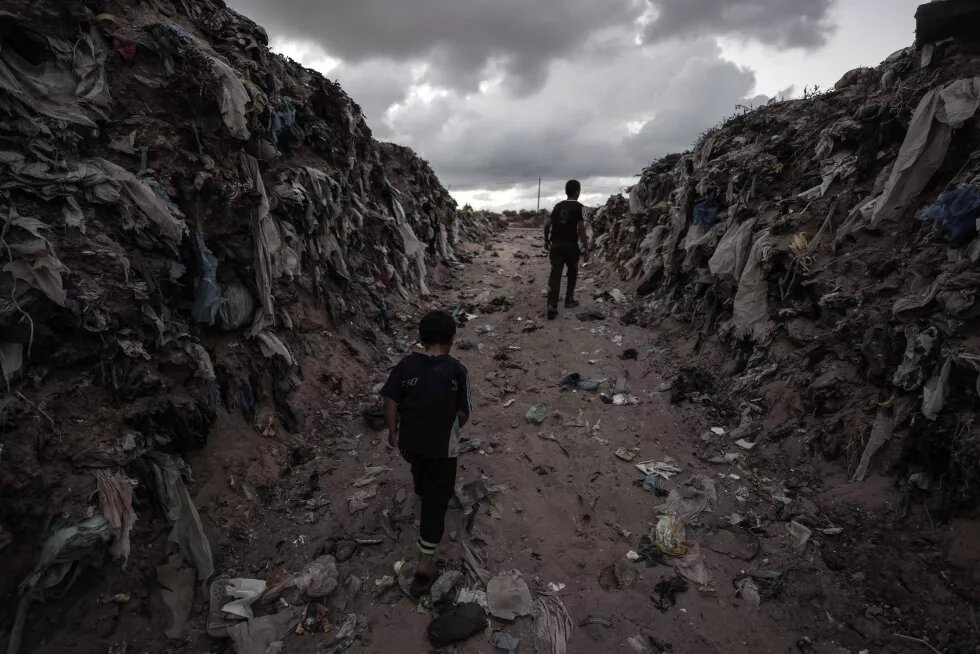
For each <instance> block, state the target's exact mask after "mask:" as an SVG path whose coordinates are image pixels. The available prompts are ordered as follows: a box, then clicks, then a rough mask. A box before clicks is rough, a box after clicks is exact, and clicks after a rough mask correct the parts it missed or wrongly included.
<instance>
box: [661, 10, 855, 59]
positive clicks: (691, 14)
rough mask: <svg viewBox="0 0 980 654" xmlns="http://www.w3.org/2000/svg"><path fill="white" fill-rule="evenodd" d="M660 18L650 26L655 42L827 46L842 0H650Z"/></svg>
mask: <svg viewBox="0 0 980 654" xmlns="http://www.w3.org/2000/svg"><path fill="white" fill-rule="evenodd" d="M648 1H649V2H650V4H651V5H652V6H653V8H654V10H655V12H656V14H657V16H656V19H655V20H653V21H652V22H650V23H649V25H648V26H647V30H646V34H645V37H646V39H647V40H648V41H650V42H656V41H663V40H669V39H677V38H685V37H690V36H703V35H706V34H711V35H726V36H734V37H739V38H743V39H746V40H750V39H754V40H758V41H761V42H762V43H765V44H767V45H773V46H777V47H783V48H785V47H804V48H812V47H816V46H819V45H823V44H824V43H826V41H827V37H828V35H829V34H830V33H831V32H832V31H833V24H832V23H831V21H830V9H831V7H833V5H834V3H835V2H836V0H648Z"/></svg>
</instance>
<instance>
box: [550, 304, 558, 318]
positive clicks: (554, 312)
mask: <svg viewBox="0 0 980 654" xmlns="http://www.w3.org/2000/svg"><path fill="white" fill-rule="evenodd" d="M557 317H558V308H557V307H548V320H554V319H555V318H557Z"/></svg>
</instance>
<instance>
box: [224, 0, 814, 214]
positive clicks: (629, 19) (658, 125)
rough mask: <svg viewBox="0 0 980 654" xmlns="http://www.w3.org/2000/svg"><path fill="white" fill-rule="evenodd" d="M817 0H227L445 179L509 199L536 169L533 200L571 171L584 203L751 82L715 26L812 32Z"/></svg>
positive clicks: (753, 35) (728, 108)
mask: <svg viewBox="0 0 980 654" xmlns="http://www.w3.org/2000/svg"><path fill="white" fill-rule="evenodd" d="M832 1H833V0H730V1H728V0H604V1H603V2H595V1H594V0H542V2H538V3H533V5H527V3H525V2H523V1H522V0H467V1H465V2H462V1H460V0H413V1H412V2H401V1H400V0H361V1H359V2H357V3H353V2H347V3H324V2H316V1H314V0H279V1H278V2H277V3H273V4H270V3H266V2H262V1H261V0H230V2H231V3H232V4H233V5H234V6H235V8H236V9H238V10H240V11H242V12H243V13H245V14H247V15H250V16H251V17H252V18H253V19H255V20H257V21H259V22H260V23H262V24H264V25H265V26H266V27H267V29H268V30H269V33H270V36H271V37H272V39H273V42H274V44H275V46H276V47H277V48H278V49H280V50H281V51H284V52H286V53H287V54H290V55H291V56H294V57H295V58H297V59H298V60H300V61H301V63H304V64H305V65H309V66H314V67H317V66H319V67H320V68H321V69H322V70H324V71H325V72H326V74H327V75H328V76H329V77H330V78H332V79H337V80H339V81H340V83H341V84H342V85H343V86H344V88H345V89H346V90H347V92H348V93H349V94H350V95H351V96H352V97H353V98H354V99H355V100H356V101H357V102H358V103H359V104H360V105H361V106H362V108H363V109H364V112H365V115H366V116H367V119H368V123H369V124H370V125H371V127H372V129H373V131H374V133H375V135H376V136H377V137H378V138H381V139H385V140H391V141H394V142H396V143H401V144H403V145H407V146H409V147H412V148H413V149H415V150H416V151H417V152H418V153H419V154H420V155H422V156H423V157H424V158H425V159H427V160H428V161H429V162H430V163H431V164H432V166H433V168H434V169H435V171H436V173H437V174H438V175H439V177H440V179H441V180H442V181H443V183H444V184H446V185H447V186H451V187H452V189H453V191H454V192H462V193H463V194H464V196H465V197H467V198H471V199H472V200H473V201H474V202H477V203H480V204H486V202H485V198H487V197H495V198H506V201H504V200H501V201H500V202H498V203H497V204H498V206H510V207H520V206H528V205H529V204H531V206H533V203H531V200H532V198H533V200H534V201H536V199H537V198H536V196H537V178H538V177H541V178H543V180H544V196H545V198H547V199H549V200H548V201H550V198H552V196H557V195H560V194H561V189H562V185H563V184H564V180H565V179H567V178H570V177H575V178H578V179H581V180H583V182H585V186H586V189H585V193H586V194H587V195H586V196H585V197H586V198H587V199H588V200H589V201H593V202H600V201H601V200H603V199H604V198H605V197H606V196H608V195H609V194H611V193H615V192H618V191H619V189H620V188H621V187H622V186H624V185H626V184H628V183H629V180H630V177H631V176H632V175H633V174H634V173H635V172H636V171H638V170H640V169H642V168H643V167H645V166H646V165H647V164H649V163H650V162H651V161H652V160H654V159H656V158H657V157H660V156H663V155H664V154H667V153H669V152H675V151H682V150H686V149H688V148H689V147H690V146H691V144H692V143H693V142H694V141H695V140H696V139H697V137H698V135H699V134H700V133H701V132H702V131H704V130H705V129H707V128H709V127H711V126H712V125H714V124H716V123H718V122H719V120H721V119H722V118H724V117H725V116H728V115H731V114H732V113H733V111H734V110H735V105H736V104H746V103H748V102H751V100H747V99H746V98H749V97H750V96H751V95H752V94H753V93H754V86H755V75H754V73H753V72H752V71H751V70H747V69H743V68H740V67H738V66H737V65H735V64H734V63H732V62H730V61H727V60H725V59H723V58H722V53H721V50H720V48H719V45H718V43H717V42H716V37H717V36H718V35H729V36H731V35H734V36H737V37H740V38H746V39H755V40H760V41H763V42H768V43H778V44H781V45H792V44H803V43H816V42H818V41H819V39H821V38H823V37H824V35H825V34H826V25H825V24H824V23H825V21H826V19H827V8H828V6H829V4H830V3H831V2H832ZM650 3H654V4H655V5H656V9H657V10H658V12H659V13H658V14H657V15H656V16H653V15H652V14H651V19H652V22H651V23H649V24H647V25H646V26H645V28H644V25H643V22H642V21H641V17H642V16H644V15H645V14H646V13H647V12H649V11H650V7H651V4H650ZM644 29H645V36H646V41H645V42H639V41H638V38H639V37H640V36H641V32H643V31H644ZM668 33H669V34H670V35H673V36H680V37H683V38H676V39H667V38H666V36H667V35H668ZM762 100H764V98H763V99H762ZM756 101H758V100H756ZM464 201H465V200H464Z"/></svg>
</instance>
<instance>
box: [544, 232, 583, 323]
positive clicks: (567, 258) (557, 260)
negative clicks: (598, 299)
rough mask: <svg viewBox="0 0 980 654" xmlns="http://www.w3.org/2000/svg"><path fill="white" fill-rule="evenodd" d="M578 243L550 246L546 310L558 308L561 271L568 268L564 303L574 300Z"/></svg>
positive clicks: (553, 244)
mask: <svg viewBox="0 0 980 654" xmlns="http://www.w3.org/2000/svg"><path fill="white" fill-rule="evenodd" d="M578 257H579V249H578V243H552V244H551V276H550V277H549V278H548V308H554V309H557V308H558V296H559V295H561V273H562V269H563V268H565V267H566V266H567V267H568V288H567V290H566V291H565V301H566V302H569V301H571V300H573V299H575V282H576V280H577V279H578Z"/></svg>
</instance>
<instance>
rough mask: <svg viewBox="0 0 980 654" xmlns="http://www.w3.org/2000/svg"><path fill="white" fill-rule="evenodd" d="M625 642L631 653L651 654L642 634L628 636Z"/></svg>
mask: <svg viewBox="0 0 980 654" xmlns="http://www.w3.org/2000/svg"><path fill="white" fill-rule="evenodd" d="M626 644H627V645H629V648H630V649H631V650H633V654H652V652H651V651H650V648H649V647H648V646H647V644H646V638H644V637H643V636H639V635H637V636H630V637H629V638H627V639H626Z"/></svg>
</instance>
